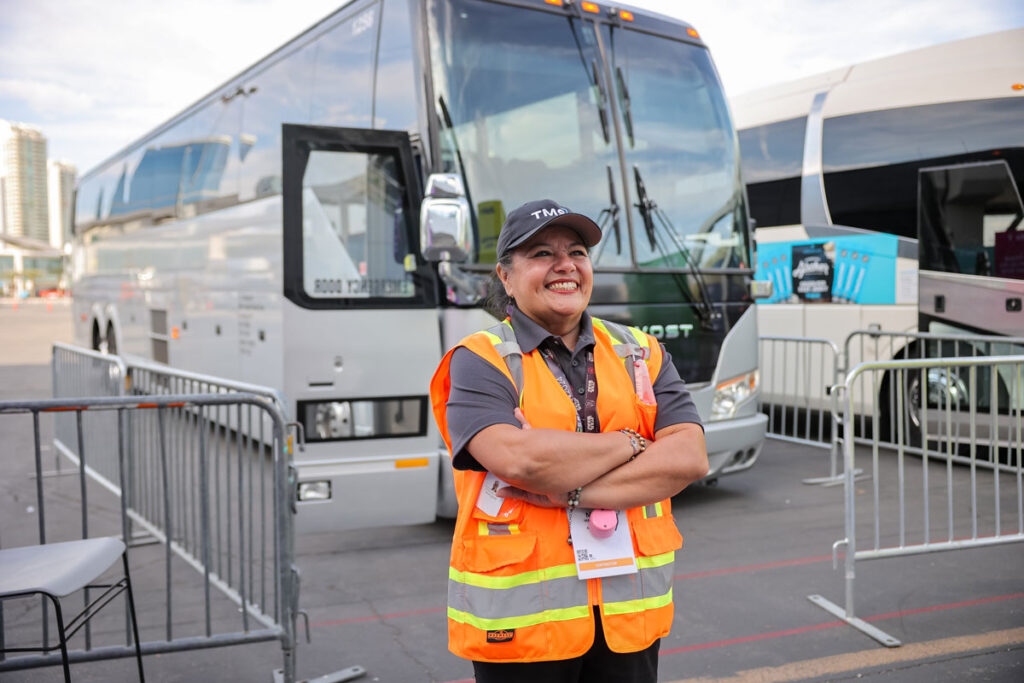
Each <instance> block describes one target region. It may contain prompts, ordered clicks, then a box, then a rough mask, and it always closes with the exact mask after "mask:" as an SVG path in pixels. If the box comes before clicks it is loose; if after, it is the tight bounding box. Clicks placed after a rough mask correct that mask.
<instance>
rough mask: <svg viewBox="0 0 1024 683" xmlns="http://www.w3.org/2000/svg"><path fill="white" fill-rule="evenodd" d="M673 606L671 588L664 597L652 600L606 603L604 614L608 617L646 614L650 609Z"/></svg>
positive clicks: (660, 596) (655, 597) (656, 597)
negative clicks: (637, 613) (636, 613)
mask: <svg viewBox="0 0 1024 683" xmlns="http://www.w3.org/2000/svg"><path fill="white" fill-rule="evenodd" d="M671 604H672V589H671V588H669V589H668V592H667V593H665V594H664V595H656V596H654V597H652V598H640V599H638V600H624V601H622V602H606V603H604V613H605V614H607V615H614V614H633V613H635V612H645V611H647V610H649V609H658V608H659V607H666V606H668V605H671Z"/></svg>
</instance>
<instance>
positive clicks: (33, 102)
mask: <svg viewBox="0 0 1024 683" xmlns="http://www.w3.org/2000/svg"><path fill="white" fill-rule="evenodd" d="M0 99H12V100H13V99H16V100H21V101H22V102H23V103H24V104H25V105H26V106H28V107H29V108H30V109H32V110H33V111H36V112H39V113H41V114H43V115H44V118H52V117H53V115H54V114H56V113H58V112H68V111H74V110H76V109H81V108H89V107H92V106H93V104H94V103H95V101H96V100H95V98H94V97H93V96H92V95H89V94H87V93H85V92H83V91H81V90H78V89H75V88H70V87H68V86H66V85H64V84H62V83H54V82H48V83H47V82H39V81H35V80H25V79H17V78H0Z"/></svg>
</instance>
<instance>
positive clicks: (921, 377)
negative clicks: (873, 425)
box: [878, 367, 970, 448]
mask: <svg viewBox="0 0 1024 683" xmlns="http://www.w3.org/2000/svg"><path fill="white" fill-rule="evenodd" d="M925 373H927V395H926V394H925ZM897 377H898V375H897V373H896V371H895V370H889V371H888V372H886V374H885V379H884V380H883V381H882V387H881V390H880V391H879V394H878V406H879V421H878V424H879V430H878V431H879V434H878V439H879V441H880V442H881V443H890V444H897V443H899V442H900V438H899V437H900V434H899V431H898V430H899V428H900V422H899V419H898V415H899V412H900V408H901V403H900V401H902V411H903V420H902V423H903V424H902V429H903V439H902V441H903V445H905V446H913V447H915V448H920V447H921V445H922V444H921V434H922V432H923V431H924V428H925V425H924V424H923V422H924V419H925V414H926V411H925V407H926V406H925V403H924V402H925V401H927V417H928V423H929V424H928V433H929V437H932V436H936V437H937V436H938V432H937V428H936V424H937V420H938V418H939V417H940V416H941V415H942V414H943V413H944V411H945V410H946V409H947V406H948V408H949V409H950V410H951V411H953V413H954V414H959V415H964V414H967V413H968V405H969V400H970V396H969V391H968V388H967V383H966V382H965V381H964V379H963V378H962V377H961V376H960V374H959V373H958V372H956V370H953V369H952V368H939V367H934V368H927V369H922V370H916V369H905V370H904V371H903V372H902V377H903V381H902V388H901V390H902V393H903V396H902V399H901V398H900V397H898V396H897V395H896V392H895V391H894V390H893V386H894V385H895V383H896V382H897V381H898V380H897ZM960 426H961V425H960V423H959V422H955V423H954V425H953V427H954V430H955V432H956V433H954V434H953V438H954V440H955V441H958V442H959V441H960V439H959V438H958V437H959V436H962V435H961V434H959V431H961V430H960V429H958V427H960ZM929 442H932V439H931V438H929Z"/></svg>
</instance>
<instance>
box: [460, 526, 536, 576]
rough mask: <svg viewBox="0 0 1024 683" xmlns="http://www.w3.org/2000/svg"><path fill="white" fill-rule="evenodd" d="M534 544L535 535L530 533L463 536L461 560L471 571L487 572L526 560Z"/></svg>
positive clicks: (531, 552)
mask: <svg viewBox="0 0 1024 683" xmlns="http://www.w3.org/2000/svg"><path fill="white" fill-rule="evenodd" d="M536 545H537V536H536V535H535V534H530V533H517V534H510V535H507V536H505V535H501V536H478V537H475V538H472V537H471V538H463V540H462V552H463V560H464V562H465V566H466V569H468V570H469V571H471V572H489V571H493V570H495V569H498V568H500V567H507V566H509V565H513V564H521V563H524V562H526V560H527V559H528V558H529V557H530V555H532V554H533V551H534V548H535V547H536Z"/></svg>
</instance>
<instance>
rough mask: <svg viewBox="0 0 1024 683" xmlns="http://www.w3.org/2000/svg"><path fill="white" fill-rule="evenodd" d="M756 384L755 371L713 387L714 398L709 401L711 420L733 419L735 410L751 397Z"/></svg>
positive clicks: (756, 372)
mask: <svg viewBox="0 0 1024 683" xmlns="http://www.w3.org/2000/svg"><path fill="white" fill-rule="evenodd" d="M757 383H758V371H757V370H754V371H752V372H747V373H744V374H742V375H740V376H739V377H733V378H732V379H729V380H726V381H724V382H721V383H720V384H719V385H718V386H717V387H715V397H714V398H713V399H712V400H711V419H712V420H728V419H729V418H731V417H734V416H735V415H736V409H737V408H739V407H740V405H742V404H743V403H745V402H746V401H748V400H749V399H750V398H751V397H753V395H754V392H755V391H756V390H757Z"/></svg>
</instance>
